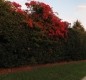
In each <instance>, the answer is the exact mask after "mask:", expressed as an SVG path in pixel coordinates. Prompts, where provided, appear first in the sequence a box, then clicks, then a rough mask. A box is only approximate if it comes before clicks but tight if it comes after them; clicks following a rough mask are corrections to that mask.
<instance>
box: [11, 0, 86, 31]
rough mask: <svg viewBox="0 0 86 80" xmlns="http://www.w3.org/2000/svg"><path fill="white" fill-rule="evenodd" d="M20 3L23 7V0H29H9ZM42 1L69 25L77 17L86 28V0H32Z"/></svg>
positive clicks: (25, 0) (26, 0)
mask: <svg viewBox="0 0 86 80" xmlns="http://www.w3.org/2000/svg"><path fill="white" fill-rule="evenodd" d="M10 1H15V2H18V3H20V4H21V5H22V6H23V8H25V6H24V4H25V2H28V1H31V0H10ZM34 1H40V2H44V3H46V4H48V5H50V7H52V9H53V11H54V12H57V13H58V15H57V16H58V17H59V18H61V19H62V20H63V21H68V22H69V23H71V25H72V24H73V23H74V22H75V21H76V20H77V19H78V20H79V21H80V22H81V23H82V25H83V26H84V28H85V30H86V0H34Z"/></svg>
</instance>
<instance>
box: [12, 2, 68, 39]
mask: <svg viewBox="0 0 86 80" xmlns="http://www.w3.org/2000/svg"><path fill="white" fill-rule="evenodd" d="M11 4H12V5H13V6H14V7H15V8H13V9H15V11H16V12H18V13H21V14H24V15H23V16H24V17H25V18H24V21H26V23H27V24H28V26H29V27H30V28H34V27H35V26H36V27H38V28H40V29H41V30H42V31H44V32H45V34H46V35H47V36H49V37H62V38H64V37H66V36H67V29H68V25H69V23H68V22H64V21H62V20H61V19H60V18H59V17H57V16H56V15H55V14H54V12H53V10H52V8H51V7H50V6H49V5H47V4H45V3H42V2H37V1H31V2H28V3H25V5H26V6H27V10H22V9H21V5H19V4H18V3H16V2H12V3H11Z"/></svg>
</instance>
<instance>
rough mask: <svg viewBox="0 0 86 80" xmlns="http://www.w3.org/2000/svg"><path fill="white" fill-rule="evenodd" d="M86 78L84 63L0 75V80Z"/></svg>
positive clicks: (78, 79)
mask: <svg viewBox="0 0 86 80" xmlns="http://www.w3.org/2000/svg"><path fill="white" fill-rule="evenodd" d="M84 76H86V62H77V63H68V64H57V65H53V66H47V67H38V68H36V69H33V70H31V71H23V72H17V73H11V74H4V75H0V80H81V79H82V78H83V77H84Z"/></svg>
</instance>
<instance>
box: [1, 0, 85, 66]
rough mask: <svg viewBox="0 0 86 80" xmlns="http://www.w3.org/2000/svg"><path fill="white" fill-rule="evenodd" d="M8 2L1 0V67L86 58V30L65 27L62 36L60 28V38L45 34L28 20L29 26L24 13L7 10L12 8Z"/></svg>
mask: <svg viewBox="0 0 86 80" xmlns="http://www.w3.org/2000/svg"><path fill="white" fill-rule="evenodd" d="M8 3H9V2H6V1H4V0H0V67H15V66H21V65H29V64H44V63H54V62H60V61H71V60H81V59H86V32H80V31H77V30H74V29H73V28H68V29H67V30H68V31H67V34H66V37H65V38H63V37H62V36H63V35H62V34H61V33H63V32H64V30H63V29H62V28H61V29H62V30H63V32H62V31H61V32H60V33H58V34H59V35H61V37H58V35H57V34H55V35H54V34H52V36H48V35H47V34H46V33H45V32H44V31H43V30H41V29H40V28H39V27H38V26H39V25H33V26H35V27H33V28H32V27H31V25H32V23H31V24H30V23H29V26H28V24H27V23H26V22H25V21H24V19H25V16H23V15H22V14H20V13H17V12H15V11H14V12H12V11H10V10H11V8H13V7H12V6H10V4H8ZM14 4H15V3H14ZM17 6H19V5H18V4H17ZM19 9H20V8H18V10H19ZM18 10H17V11H18ZM54 17H55V16H54ZM55 18H56V17H55ZM29 21H30V20H29ZM44 21H45V22H46V20H44ZM44 21H42V22H44ZM35 23H36V22H35ZM55 24H56V23H55ZM60 24H61V25H63V22H62V23H59V25H60ZM48 25H49V24H46V27H48V28H49V26H50V25H49V26H48ZM56 25H58V24H56ZM61 25H60V26H59V27H61ZM55 28H56V27H55ZM52 29H53V30H54V28H53V27H52ZM46 30H47V29H46ZM46 30H45V31H46ZM57 30H58V29H57Z"/></svg>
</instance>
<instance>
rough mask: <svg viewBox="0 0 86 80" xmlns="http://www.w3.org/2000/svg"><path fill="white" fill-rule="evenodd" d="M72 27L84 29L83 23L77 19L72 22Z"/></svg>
mask: <svg viewBox="0 0 86 80" xmlns="http://www.w3.org/2000/svg"><path fill="white" fill-rule="evenodd" d="M73 28H74V29H76V30H79V31H85V29H84V28H83V25H82V24H81V22H80V21H78V20H77V21H76V22H74V24H73Z"/></svg>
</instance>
